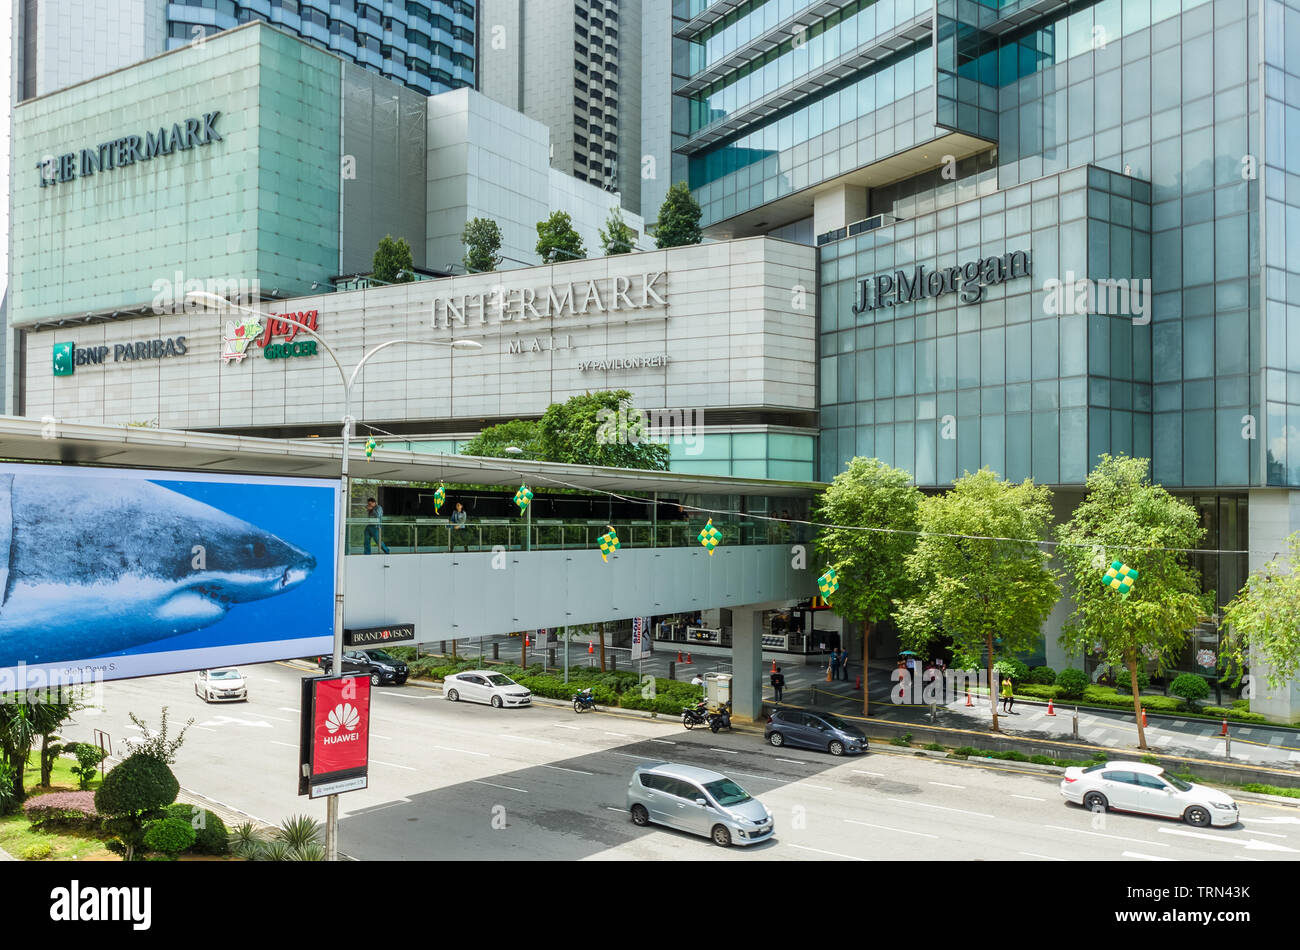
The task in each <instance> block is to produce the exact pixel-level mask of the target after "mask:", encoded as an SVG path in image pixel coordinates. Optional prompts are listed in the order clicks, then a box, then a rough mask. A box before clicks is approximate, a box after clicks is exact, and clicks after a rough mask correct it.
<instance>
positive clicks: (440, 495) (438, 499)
mask: <svg viewBox="0 0 1300 950" xmlns="http://www.w3.org/2000/svg"><path fill="white" fill-rule="evenodd" d="M446 501H447V489H445V488H443V487H442V484H441V483H439V484H438V487H437V488H435V489H434V490H433V513H434V514H435V515H440V514H442V506H443V504H444V503H446Z"/></svg>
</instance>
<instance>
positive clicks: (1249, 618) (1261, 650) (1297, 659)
mask: <svg viewBox="0 0 1300 950" xmlns="http://www.w3.org/2000/svg"><path fill="white" fill-rule="evenodd" d="M1286 542H1287V548H1288V550H1289V552H1290V553H1289V556H1288V557H1287V558H1285V559H1284V560H1282V561H1279V560H1276V559H1275V560H1272V561H1269V562H1268V563H1267V564H1265V565H1264V566H1263V568H1261V569H1260V570H1257V571H1255V572H1254V573H1253V574H1251V575H1250V577H1249V578H1247V580H1246V583H1245V585H1244V586H1243V587H1242V588H1241V590H1239V591H1238V592H1237V596H1235V597H1234V598H1233V599H1232V603H1230V604H1228V606H1227V608H1226V609H1225V610H1224V612H1223V621H1224V625H1225V627H1226V628H1227V629H1228V631H1229V632H1228V635H1227V636H1225V637H1224V638H1223V640H1222V642H1221V643H1220V645H1219V653H1220V656H1221V657H1222V658H1223V659H1224V660H1225V661H1230V662H1231V663H1233V664H1235V666H1236V669H1237V670H1238V671H1240V670H1241V669H1242V668H1243V667H1244V666H1245V665H1246V663H1247V662H1248V658H1249V657H1251V656H1253V657H1254V658H1255V659H1256V660H1257V661H1261V663H1260V665H1262V666H1263V668H1264V669H1265V670H1266V671H1267V678H1268V684H1269V685H1270V686H1271V687H1273V688H1274V689H1278V688H1280V687H1281V686H1282V685H1283V684H1284V683H1286V682H1287V681H1289V680H1291V679H1294V678H1295V675H1296V670H1297V668H1300V573H1297V571H1296V568H1297V567H1300V531H1297V532H1296V533H1294V534H1292V535H1291V536H1290V537H1288V538H1287V539H1286ZM1139 579H1140V577H1139Z"/></svg>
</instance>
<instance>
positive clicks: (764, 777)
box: [295, 746, 785, 785]
mask: <svg viewBox="0 0 1300 950" xmlns="http://www.w3.org/2000/svg"><path fill="white" fill-rule="evenodd" d="M295 748H296V746H295ZM727 774H728V775H739V776H740V777H741V778H756V779H761V780H762V781H764V782H776V783H777V784H778V785H782V784H784V783H785V779H783V778H773V777H772V776H770V775H755V774H754V773H753V772H737V771H735V770H734V769H727Z"/></svg>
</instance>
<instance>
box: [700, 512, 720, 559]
mask: <svg viewBox="0 0 1300 950" xmlns="http://www.w3.org/2000/svg"><path fill="white" fill-rule="evenodd" d="M721 540H722V532H721V531H719V530H718V529H717V528H715V527H713V519H712V518H710V519H709V523H708V524H706V525H705V526H704V530H702V531H701V532H700V534H699V542H700V544H702V545H704V547H705V550H707V551H708V552H709V557H713V549H714V548H716V547H717V546H718V543H719V542H720V541H721Z"/></svg>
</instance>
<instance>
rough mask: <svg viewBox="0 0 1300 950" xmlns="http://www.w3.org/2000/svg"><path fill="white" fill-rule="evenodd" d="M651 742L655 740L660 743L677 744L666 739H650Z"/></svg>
mask: <svg viewBox="0 0 1300 950" xmlns="http://www.w3.org/2000/svg"><path fill="white" fill-rule="evenodd" d="M650 741H651V742H657V743H659V744H660V745H677V743H676V742H669V741H668V740H667V739H651V740H650Z"/></svg>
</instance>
